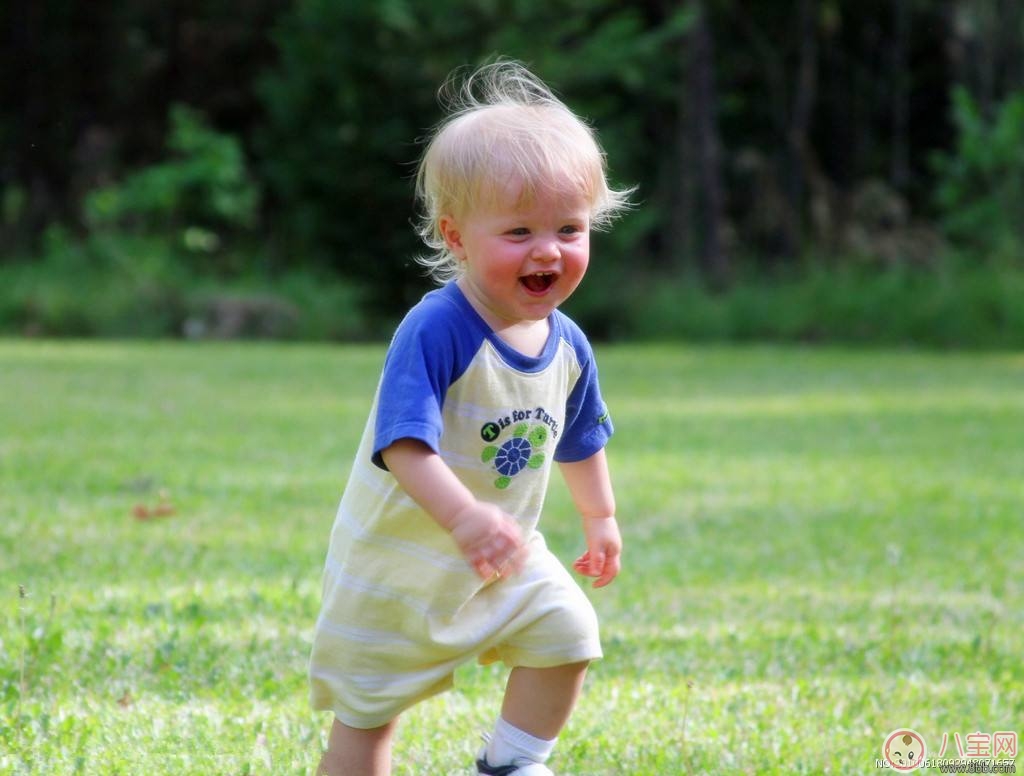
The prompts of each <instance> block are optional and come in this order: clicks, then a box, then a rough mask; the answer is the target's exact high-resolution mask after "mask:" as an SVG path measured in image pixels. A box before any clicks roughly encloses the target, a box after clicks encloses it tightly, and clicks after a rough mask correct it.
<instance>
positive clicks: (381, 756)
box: [316, 719, 397, 776]
mask: <svg viewBox="0 0 1024 776" xmlns="http://www.w3.org/2000/svg"><path fill="white" fill-rule="evenodd" d="M396 721H397V720H392V721H391V722H389V723H388V724H386V725H384V726H382V727H378V728H370V729H368V730H362V729H360V728H353V727H349V726H348V725H345V724H343V723H341V722H339V721H338V720H337V719H336V720H334V725H333V726H332V727H331V736H330V738H329V739H328V741H327V751H326V752H324V754H323V757H321V758H320V766H319V767H318V768H317V769H316V773H317V776H389V774H390V773H391V737H392V734H393V733H394V731H395V723H396Z"/></svg>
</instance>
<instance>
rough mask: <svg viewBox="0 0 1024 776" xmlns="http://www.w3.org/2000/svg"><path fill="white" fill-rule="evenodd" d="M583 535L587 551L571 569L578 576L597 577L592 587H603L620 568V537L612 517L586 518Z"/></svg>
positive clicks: (617, 526) (616, 524)
mask: <svg viewBox="0 0 1024 776" xmlns="http://www.w3.org/2000/svg"><path fill="white" fill-rule="evenodd" d="M583 533H584V535H585V537H586V540H587V551H586V552H585V553H583V554H582V555H581V556H580V557H578V558H577V559H576V561H575V563H573V564H572V567H573V568H574V569H576V571H577V572H579V573H580V574H584V575H586V576H588V577H597V579H596V580H595V581H594V587H604V586H605V585H607V584H608V583H609V582H611V581H612V580H613V579H615V577H617V576H618V574H619V569H621V568H622V564H621V556H622V537H621V536H620V535H619V524H618V523H617V522H616V521H615V518H614V517H586V518H584V519H583Z"/></svg>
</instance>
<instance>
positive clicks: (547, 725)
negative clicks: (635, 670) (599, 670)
mask: <svg viewBox="0 0 1024 776" xmlns="http://www.w3.org/2000/svg"><path fill="white" fill-rule="evenodd" d="M586 673H587V663H586V662H582V663H571V664H568V665H563V666H555V667H554V668H523V667H520V668H514V669H512V674H511V675H510V676H509V679H508V686H507V688H506V689H505V701H504V703H503V704H502V707H501V718H500V719H499V720H498V722H497V724H496V725H495V727H494V734H493V735H492V736H491V739H490V741H489V742H488V744H487V747H486V751H485V753H484V759H485V760H486V765H487V766H491V767H492V768H493V767H494V766H503V765H507V764H513V763H514V764H518V765H522V764H524V763H544V762H545V761H546V760H547V759H548V757H549V756H550V755H551V750H552V749H554V747H555V742H556V740H557V738H558V734H559V733H560V732H561V730H562V727H563V726H564V725H565V723H566V722H567V721H568V720H569V715H570V714H571V713H572V710H573V707H574V706H575V705H576V700H577V699H578V698H579V695H580V690H581V688H582V687H583V678H584V676H585V675H586ZM481 765H482V766H483V763H481ZM480 772H481V773H484V772H490V771H484V770H483V767H481V771H480Z"/></svg>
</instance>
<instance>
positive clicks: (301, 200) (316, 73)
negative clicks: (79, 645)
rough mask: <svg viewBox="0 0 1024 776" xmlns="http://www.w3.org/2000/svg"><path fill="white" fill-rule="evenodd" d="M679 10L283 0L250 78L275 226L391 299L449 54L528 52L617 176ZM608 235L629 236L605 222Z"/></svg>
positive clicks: (404, 259)
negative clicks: (286, 3) (268, 54)
mask: <svg viewBox="0 0 1024 776" xmlns="http://www.w3.org/2000/svg"><path fill="white" fill-rule="evenodd" d="M687 23H688V17H687V16H686V15H685V14H683V13H681V12H680V13H678V14H674V15H670V16H668V17H667V18H665V19H662V20H657V21H656V22H652V20H650V19H646V18H644V17H643V15H642V13H641V11H640V10H638V9H635V8H632V7H630V6H628V5H626V6H623V5H622V4H620V3H615V2H612V1H611V0H598V1H595V0H587V1H585V2H584V1H583V0H555V1H554V2H552V1H551V0H543V1H542V0H526V1H524V2H516V3H512V4H509V3H499V2H494V1H493V0H475V1H474V2H470V3H465V2H454V0H441V1H440V2H436V3H430V4H426V3H410V2H403V1H402V0H390V1H389V2H365V1H363V2H345V3H338V2H333V1H332V0H302V1H301V2H297V3H295V4H294V6H293V8H292V9H291V10H290V11H289V12H287V13H286V14H284V15H283V17H282V18H281V21H280V23H279V25H278V27H277V29H276V31H275V34H274V40H275V43H276V45H277V48H278V52H279V62H278V64H277V65H276V66H275V67H274V68H273V69H272V70H270V71H268V72H267V73H265V74H264V75H263V77H262V78H261V79H260V80H259V83H258V87H257V88H258V92H259V94H260V96H261V99H262V101H263V105H264V110H265V114H266V122H265V124H264V125H263V126H262V127H260V129H259V132H258V133H257V135H256V139H255V146H256V149H257V155H258V160H259V166H260V170H261V175H262V176H263V178H264V179H265V180H266V182H267V192H268V196H269V197H270V198H271V199H272V200H273V206H272V208H271V212H272V213H273V218H274V222H275V225H276V228H277V229H279V230H281V231H282V232H284V233H287V235H288V236H289V239H290V240H292V241H294V244H295V245H296V246H299V247H300V250H302V252H303V255H304V256H305V257H307V258H311V259H317V260H319V261H320V262H321V263H322V264H324V265H328V266H331V267H333V268H334V269H336V270H338V271H340V272H342V273H344V274H345V275H346V276H348V277H352V278H358V279H359V280H360V281H362V282H366V283H367V284H368V285H370V286H372V287H373V288H374V289H375V301H376V302H377V303H378V304H380V305H382V306H383V307H384V308H385V309H388V310H392V311H395V310H399V309H401V308H403V307H405V306H406V305H408V303H409V302H411V301H413V300H414V299H415V298H418V296H419V294H420V293H421V292H422V291H423V290H424V289H425V288H426V287H427V283H426V281H424V280H423V278H422V271H421V269H420V268H419V267H418V266H416V265H415V264H414V263H413V262H412V261H411V257H412V256H413V255H415V254H416V253H418V252H422V251H424V250H425V247H424V246H423V245H422V244H420V243H419V241H418V239H417V238H416V236H415V234H414V232H413V229H412V227H411V226H410V220H411V219H412V218H413V216H414V211H413V200H412V193H413V184H412V176H413V173H414V170H415V163H416V161H417V159H418V156H419V154H420V152H421V150H422V148H421V146H420V145H418V144H417V140H418V139H419V138H422V137H423V135H424V134H425V133H426V132H427V128H429V127H430V126H432V125H434V124H435V123H436V122H437V120H438V119H439V118H440V115H441V114H440V108H439V106H438V104H437V101H436V99H435V94H436V91H437V88H438V87H439V86H440V85H441V83H442V82H443V81H444V80H445V79H446V78H447V77H448V75H449V74H450V72H451V71H452V70H453V69H454V68H456V67H458V66H463V65H473V64H479V63H480V62H482V61H483V60H485V59H489V58H493V57H495V56H497V55H501V56H505V57H509V58H514V59H520V60H523V61H525V62H526V63H528V64H530V65H531V66H532V67H533V68H534V69H535V70H536V71H537V72H538V73H539V75H541V77H543V78H545V79H546V80H548V81H549V82H550V83H551V84H552V86H554V87H555V88H556V89H557V90H559V91H560V92H561V93H563V94H564V95H566V98H567V99H568V100H569V102H570V103H571V107H573V108H574V109H576V110H577V111H578V112H580V113H581V114H582V115H584V116H586V117H588V118H589V119H591V120H592V121H593V122H594V123H595V124H596V125H597V127H598V129H599V132H600V136H601V139H602V141H603V142H604V144H605V146H606V150H607V151H608V157H609V160H610V163H611V166H612V170H613V173H614V176H615V177H616V178H617V179H618V180H620V181H625V182H626V184H627V185H631V184H633V183H638V182H640V181H641V176H642V175H643V174H644V173H648V174H654V173H657V171H658V170H659V169H660V166H659V165H658V158H659V157H658V153H659V149H657V148H652V147H651V146H650V145H649V144H646V143H641V142H637V137H638V135H640V134H642V133H643V131H644V122H645V120H646V119H645V116H646V115H647V114H648V113H650V112H653V111H656V110H659V109H660V108H664V107H665V106H666V105H668V106H671V105H672V104H673V102H672V101H673V100H674V95H673V90H672V86H671V78H670V77H669V76H670V74H671V73H673V72H675V67H676V66H675V63H676V61H677V60H676V58H674V57H673V55H672V52H671V50H670V47H669V43H671V42H672V41H674V40H677V39H678V37H679V35H680V33H681V31H682V30H683V29H685V26H686V24H687ZM582 61H585V62H586V67H579V66H578V65H579V63H580V62H582ZM641 93H643V94H644V99H643V101H642V102H641V101H640V100H639V95H640V94H641ZM640 107H642V108H643V110H637V109H638V108H640ZM649 188H651V187H649ZM648 225H649V224H648ZM616 240H618V242H615V241H616ZM610 245H611V246H612V249H613V250H614V252H615V253H617V254H619V255H623V256H624V255H626V254H627V253H628V252H630V251H633V250H635V242H633V243H626V242H625V241H624V238H617V237H615V236H614V235H613V237H612V242H611V243H610Z"/></svg>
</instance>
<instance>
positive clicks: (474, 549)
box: [450, 501, 527, 579]
mask: <svg viewBox="0 0 1024 776" xmlns="http://www.w3.org/2000/svg"><path fill="white" fill-rule="evenodd" d="M450 530H451V535H452V538H453V539H454V540H455V543H456V544H457V545H459V549H460V550H461V551H462V554H463V555H464V556H465V558H466V560H467V561H469V565H470V566H472V567H473V569H474V570H475V571H476V573H477V574H479V575H480V577H481V578H482V579H490V578H491V577H495V576H497V577H502V576H509V575H511V574H518V573H519V572H520V571H522V568H523V564H524V563H525V562H526V555H527V550H526V546H525V545H524V544H523V534H522V531H520V530H519V525H518V523H516V521H515V519H514V518H513V517H512V516H511V515H509V514H507V513H506V512H504V511H502V509H501V508H500V507H498V506H496V505H495V504H490V503H488V502H486V501H475V502H473V503H472V504H470V505H469V506H467V507H464V508H463V509H462V510H460V511H459V512H458V514H456V515H455V517H454V518H453V519H452V522H451V529H450Z"/></svg>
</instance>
